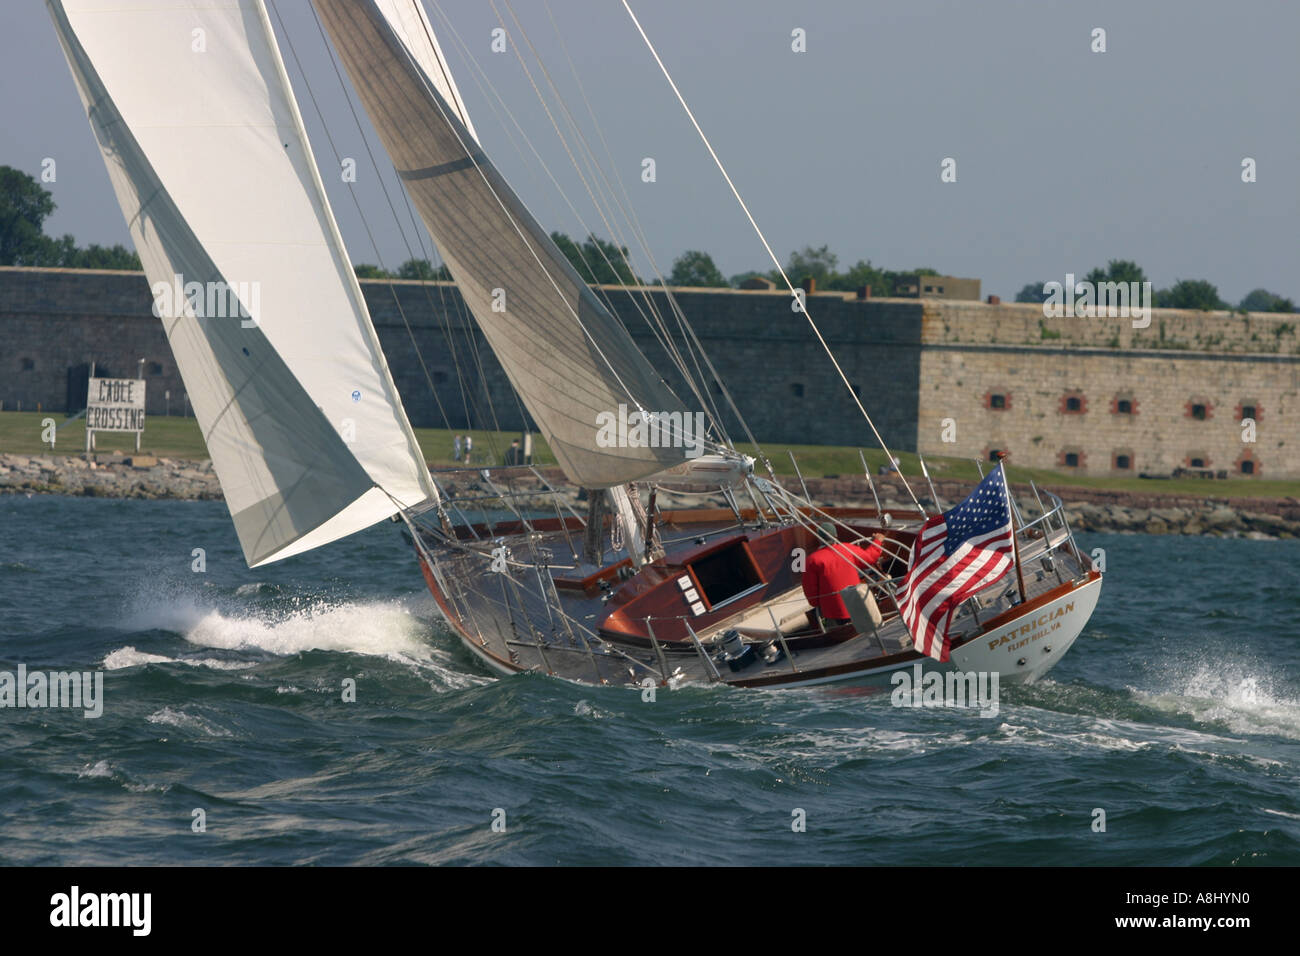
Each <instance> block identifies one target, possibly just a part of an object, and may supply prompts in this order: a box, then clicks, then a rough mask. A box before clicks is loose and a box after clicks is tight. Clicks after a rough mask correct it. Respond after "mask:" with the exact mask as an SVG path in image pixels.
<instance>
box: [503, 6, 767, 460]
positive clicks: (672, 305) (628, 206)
mask: <svg viewBox="0 0 1300 956" xmlns="http://www.w3.org/2000/svg"><path fill="white" fill-rule="evenodd" d="M507 6H509V0H507ZM543 6H544V8H545V9H546V15H547V18H548V19H549V20H550V23H551V27H552V29H554V30H555V35H556V39H557V41H558V42H559V44H560V50H561V52H563V54H564V58H565V61H566V62H567V63H568V65H569V73H570V74H571V75H572V77H573V81H574V84H575V85H576V86H577V88H578V93H579V95H581V97H582V101H583V103H584V105H585V106H586V107H587V115H588V116H590V117H591V121H592V125H593V126H594V127H595V129H596V134H597V136H599V137H600V142H601V145H602V147H603V148H604V151H605V158H606V159H607V160H608V161H609V166H610V170H611V171H612V173H613V179H614V181H615V182H617V183H618V190H617V191H616V190H615V189H614V186H613V184H612V183H611V182H610V176H609V175H606V172H605V170H604V168H602V166H601V164H600V161H599V160H598V159H597V158H596V153H595V150H593V149H592V148H591V144H590V143H589V142H588V140H587V137H586V136H585V135H584V134H583V132H582V127H581V124H579V123H578V121H577V119H576V117H574V115H573V113H572V112H571V111H570V110H569V108H568V105H567V103H566V102H565V100H564V97H563V96H562V95H561V94H560V92H559V89H558V87H557V85H556V83H555V81H554V79H553V78H552V77H551V74H550V71H549V70H547V69H546V64H545V63H544V62H543V61H542V59H541V57H540V56H537V60H538V64H539V66H541V69H542V72H543V74H544V75H545V76H546V80H547V83H548V84H550V87H551V89H552V90H553V91H554V93H555V96H556V99H557V101H558V102H559V104H560V107H561V108H562V109H563V110H564V113H565V115H566V117H567V118H568V120H569V124H570V125H571V126H572V128H573V131H574V133H575V135H576V136H577V139H578V142H579V143H580V144H581V145H582V148H583V150H584V151H585V157H586V159H587V162H588V165H589V167H590V168H591V169H592V170H593V171H594V173H595V175H596V176H597V177H599V181H600V182H601V183H603V185H604V192H605V193H606V194H607V195H608V197H609V198H608V199H607V200H605V202H606V203H607V204H608V206H609V208H610V214H611V216H613V215H614V213H615V212H617V213H619V214H621V215H622V218H623V219H624V220H625V221H626V222H627V224H628V228H629V229H630V230H631V232H632V235H633V236H634V238H635V239H636V242H637V243H638V244H639V246H640V248H641V251H642V252H643V253H644V254H645V256H646V259H647V260H648V261H649V263H650V268H651V269H652V270H653V271H654V273H655V275H656V276H657V277H658V279H659V285H660V288H661V290H662V291H663V293H664V297H665V298H666V300H667V302H668V307H669V311H671V312H672V313H673V317H674V318H675V319H676V321H677V325H678V329H679V330H680V331H681V332H682V338H683V340H684V343H685V347H686V351H687V353H688V354H689V355H690V359H691V364H692V365H693V366H694V367H695V375H696V379H695V380H694V381H692V379H691V376H690V374H689V373H687V372H686V371H684V370H683V372H682V375H683V378H684V379H686V381H687V382H688V384H689V385H690V386H691V388H692V390H694V391H695V392H696V396H697V397H698V398H699V399H700V401H701V404H703V405H705V406H706V407H707V408H708V410H709V413H710V416H711V417H712V418H713V419H714V421H715V422H718V423H719V427H718V431H719V434H720V435H721V437H722V439H723V440H724V441H725V442H726V443H727V445H728V447H730V448H731V450H732V451H733V452H734V451H735V444H734V443H733V442H732V441H731V438H730V436H729V435H728V434H727V432H726V429H725V427H723V426H722V425H721V424H720V423H721V422H722V421H723V418H722V414H721V412H720V411H719V409H718V406H717V403H716V402H715V401H714V399H713V395H712V393H711V391H710V389H709V387H708V385H709V378H708V376H706V375H705V374H704V370H703V369H701V368H700V361H699V355H698V354H697V351H700V352H702V347H701V346H700V345H699V342H698V340H696V343H695V344H696V350H692V348H691V340H692V338H693V337H694V330H687V329H685V328H683V324H684V323H686V317H685V314H684V313H683V312H682V310H681V307H680V306H679V305H678V304H677V300H676V298H675V297H674V296H673V294H672V291H671V289H670V288H669V286H668V282H667V280H666V279H665V277H664V273H663V270H662V269H660V267H659V264H658V262H656V261H655V257H654V253H653V252H652V251H651V249H650V244H649V242H648V241H647V239H646V236H645V232H644V230H642V228H641V225H640V222H639V220H638V218H637V215H636V211H635V207H634V205H633V203H632V200H631V197H630V196H628V194H627V189H626V187H625V186H624V185H623V181H622V179H620V178H619V176H618V174H617V171H616V170H617V164H616V163H615V162H614V157H613V153H612V151H611V150H610V148H609V141H608V140H607V139H606V138H605V132H604V130H603V129H602V127H601V124H600V121H599V120H598V119H597V118H596V111H595V109H594V108H593V107H592V105H591V100H590V99H589V98H588V96H587V91H586V88H585V87H584V86H583V83H582V78H581V77H580V76H579V74H578V70H577V67H576V66H575V65H574V63H573V57H572V56H570V55H569V48H568V45H567V44H566V43H565V42H564V34H563V32H562V31H561V30H560V28H559V25H558V24H557V23H556V22H555V16H554V14H553V13H552V11H551V7H550V4H549V3H546V2H544V3H543ZM511 16H512V17H514V16H515V14H514V10H513V8H512V9H511ZM515 19H516V22H518V18H517V17H515ZM520 31H521V32H522V33H523V34H524V39H525V40H527V41H528V45H529V47H530V48H532V46H533V44H532V40H531V39H530V38H529V37H528V34H527V32H526V31H524V30H523V27H522V25H521V26H520ZM534 54H535V55H536V50H534ZM619 193H621V194H622V196H623V202H621V203H620V202H619V199H618V196H619ZM593 201H594V200H593ZM615 218H616V217H615ZM612 231H614V232H615V233H616V234H618V235H619V239H620V241H621V242H622V243H623V245H631V244H630V243H628V242H627V241H626V240H625V239H623V238H622V234H621V232H620V231H619V230H617V229H614V230H612ZM625 259H626V257H625ZM641 294H642V297H643V298H644V299H645V301H646V304H647V305H648V306H649V307H650V309H651V311H653V312H654V314H655V317H656V319H657V320H658V321H659V323H660V325H661V327H662V328H663V332H662V334H663V336H664V337H665V338H667V339H668V341H669V342H670V343H671V344H672V347H671V351H670V354H671V355H672V356H673V358H674V361H675V362H676V363H677V365H678V367H679V368H680V367H681V366H682V365H683V364H684V359H682V358H681V357H680V352H679V350H678V349H677V345H676V341H675V340H674V339H673V337H672V335H671V333H669V332H668V329H667V325H666V323H665V322H664V320H663V318H662V316H661V315H660V314H659V309H658V307H657V306H656V305H655V304H654V298H653V296H652V295H651V294H650V290H648V289H645V288H644V287H643V288H642V290H641ZM666 351H668V349H666ZM705 359H706V364H708V363H707V356H705ZM714 377H715V378H716V375H715V376H714ZM695 381H698V383H699V389H698V390H697V389H696V388H695ZM733 411H735V414H736V417H737V419H738V420H739V421H740V423H741V426H742V427H745V422H744V420H743V416H741V415H740V414H739V410H735V409H733Z"/></svg>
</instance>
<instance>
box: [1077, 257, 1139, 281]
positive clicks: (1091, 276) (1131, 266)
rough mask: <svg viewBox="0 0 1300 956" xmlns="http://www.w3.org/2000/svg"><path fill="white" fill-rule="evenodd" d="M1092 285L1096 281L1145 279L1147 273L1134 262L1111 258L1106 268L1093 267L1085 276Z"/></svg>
mask: <svg viewBox="0 0 1300 956" xmlns="http://www.w3.org/2000/svg"><path fill="white" fill-rule="evenodd" d="M1086 278H1087V280H1088V281H1089V282H1091V283H1093V284H1094V285H1095V284H1096V283H1098V282H1137V283H1142V282H1146V281H1147V274H1146V272H1144V271H1143V270H1142V267H1141V266H1139V265H1138V264H1137V263H1136V262H1130V261H1129V260H1128V259H1111V260H1110V261H1109V262H1108V263H1106V268H1105V269H1101V268H1097V269H1093V270H1092V271H1091V272H1089V273H1088V275H1087V276H1086Z"/></svg>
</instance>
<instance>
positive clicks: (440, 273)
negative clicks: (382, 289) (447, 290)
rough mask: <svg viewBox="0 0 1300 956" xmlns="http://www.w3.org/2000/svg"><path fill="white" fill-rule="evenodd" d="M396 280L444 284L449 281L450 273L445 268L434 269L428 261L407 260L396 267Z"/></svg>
mask: <svg viewBox="0 0 1300 956" xmlns="http://www.w3.org/2000/svg"><path fill="white" fill-rule="evenodd" d="M381 278H382V277H381ZM397 278H399V279H420V280H421V281H423V282H446V281H448V280H450V279H451V272H450V271H449V270H448V269H447V267H446V266H438V267H437V268H436V269H435V268H434V266H433V263H432V262H430V261H429V260H428V259H407V260H406V261H405V262H403V263H402V264H401V265H400V266H398V267H397Z"/></svg>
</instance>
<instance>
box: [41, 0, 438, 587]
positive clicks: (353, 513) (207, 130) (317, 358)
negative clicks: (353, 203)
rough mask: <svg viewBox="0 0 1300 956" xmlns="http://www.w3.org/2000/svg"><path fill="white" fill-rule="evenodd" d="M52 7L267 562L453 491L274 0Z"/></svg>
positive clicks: (236, 501)
mask: <svg viewBox="0 0 1300 956" xmlns="http://www.w3.org/2000/svg"><path fill="white" fill-rule="evenodd" d="M47 6H48V7H49V10H50V14H51V16H52V18H53V20H54V24H55V28H56V30H57V32H58V36H59V42H60V43H61V45H62V46H63V50H64V53H65V55H66V56H67V59H68V63H69V66H70V67H71V69H72V74H73V77H74V78H75V80H76V82H77V88H78V90H79V92H80V94H81V98H82V102H83V103H84V105H85V107H86V110H87V112H88V114H89V118H90V122H91V126H92V129H93V130H94V133H95V136H96V138H97V140H98V142H99V145H100V149H101V151H102V152H103V156H104V162H105V164H106V165H107V167H108V172H109V177H110V178H111V180H112V182H113V188H114V190H115V192H116V194H117V198H118V202H119V203H120V204H121V206H122V210H123V213H124V214H125V216H126V219H127V223H128V226H129V228H130V230H131V234H132V238H133V239H134V241H135V246H136V249H137V251H138V252H139V254H140V259H141V262H142V263H143V265H144V269H145V274H146V275H147V276H148V279H149V282H150V285H151V287H153V288H154V290H155V294H156V299H155V304H156V307H157V309H156V311H158V313H159V314H160V316H161V317H162V319H163V323H164V326H165V328H166V332H167V337H168V340H169V342H170V343H171V347H172V351H173V353H174V355H175V357H176V362H177V365H178V366H179V368H180V371H181V375H182V377H183V378H184V380H185V383H186V387H187V389H188V391H189V396H190V401H191V403H192V405H193V407H194V412H195V416H196V417H197V418H198V421H199V424H200V425H201V427H202V429H203V436H204V439H205V441H206V442H207V447H208V451H209V453H210V454H211V456H212V461H213V466H214V468H215V470H216V472H217V476H218V478H219V479H220V480H221V486H222V489H223V491H224V493H225V497H226V503H227V505H228V507H229V508H230V512H231V516H232V517H233V519H234V524H235V529H236V532H237V533H238V536H239V541H240V545H241V546H242V548H243V551H244V556H245V558H246V559H247V561H248V563H249V565H250V566H257V565H259V564H264V563H267V562H269V561H276V560H279V559H281V558H285V557H288V556H290V555H293V554H297V553H300V552H302V551H306V550H309V549H311V548H315V547H319V546H320V545H323V544H326V543H328V542H330V541H333V540H336V539H338V538H341V537H343V536H345V535H348V534H352V533H354V532H356V531H359V530H361V529H362V528H365V527H368V526H369V525H371V524H374V523H375V522H377V521H380V520H383V519H384V518H387V517H390V516H392V515H393V514H395V513H397V511H398V510H399V508H400V507H401V506H407V507H409V506H413V505H416V504H419V503H421V502H423V501H427V500H430V499H433V498H436V491H435V489H434V487H433V484H432V482H431V480H430V478H429V473H428V470H427V468H426V466H425V464H424V461H423V456H422V455H421V454H420V450H419V446H418V445H417V443H416V440H415V436H414V433H413V432H412V431H411V426H410V423H409V421H408V420H407V417H406V413H405V411H404V410H403V408H402V404H401V400H400V398H399V397H398V395H397V391H396V388H395V387H394V384H393V380H392V377H391V375H390V374H389V371H388V367H387V364H386V361H385V359H384V355H383V352H382V350H381V349H380V345H379V340H378V337H377V335H376V333H375V330H374V326H373V325H372V324H371V321H370V315H369V312H368V310H367V308H366V305H365V300H364V299H363V297H362V294H361V289H360V286H359V285H358V284H357V281H356V277H355V275H354V273H353V271H352V266H351V264H350V261H349V259H348V256H347V253H346V250H345V249H344V247H343V242H342V239H341V237H340V236H339V233H338V228H337V225H336V224H335V222H334V218H333V214H332V212H331V211H330V208H329V204H328V202H327V200H326V198H325V192H324V188H323V186H322V184H321V181H320V178H319V174H318V172H317V170H316V165H315V162H314V160H313V158H312V155H311V149H310V146H309V144H308V142H307V136H306V132H305V130H304V129H303V124H302V118H301V116H300V115H299V114H298V110H297V105H296V102H295V100H294V98H293V93H292V91H291V90H290V88H289V81H288V76H287V74H286V73H285V69H284V64H283V61H282V60H281V58H280V53H279V49H278V47H277V46H276V43H275V38H274V34H273V32H272V30H271V25H270V21H269V19H268V17H267V13H266V9H265V7H264V5H263V3H262V2H261V0H202V2H198V0H152V2H151V0H133V2H131V3H129V4H123V3H121V2H105V0H47ZM177 277H179V279H178V278H177ZM190 283H198V285H197V286H189V285H188V284H190ZM182 284H183V285H182ZM177 285H182V287H183V288H194V289H197V290H201V291H200V294H199V296H198V297H196V298H195V299H187V298H186V296H185V295H181V296H176V295H172V294H164V295H161V296H159V295H157V293H159V292H161V291H163V290H170V289H172V288H173V287H174V286H177ZM214 288H215V289H216V290H217V291H218V294H217V296H215V300H216V301H217V302H218V303H220V302H222V301H226V302H228V301H229V298H228V297H227V296H225V295H224V291H225V290H232V289H233V290H238V292H239V303H238V304H239V306H240V307H242V309H243V310H244V312H245V313H246V314H247V316H248V318H244V317H241V316H240V315H239V314H237V313H236V314H234V315H230V314H229V313H230V312H231V311H232V310H231V309H229V308H226V309H218V310H217V314H213V310H212V307H211V303H212V302H213V301H214V298H208V297H207V294H210V293H211V291H212V290H213V289H214ZM205 293H206V294H205ZM186 294H188V292H187V293H186Z"/></svg>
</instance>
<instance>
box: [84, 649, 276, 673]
mask: <svg viewBox="0 0 1300 956" xmlns="http://www.w3.org/2000/svg"><path fill="white" fill-rule="evenodd" d="M143 664H185V665H187V666H189V667H210V668H212V669H213V670H219V671H239V670H244V669H246V668H249V667H256V666H257V664H256V663H254V662H252V661H222V660H218V659H217V658H215V657H168V656H167V655H166V654H150V653H148V652H147V651H138V650H136V649H135V648H134V647H132V646H130V645H129V644H128V645H127V646H126V647H120V648H118V649H117V650H115V651H112V652H110V653H109V654H107V655H106V656H105V657H104V670H108V671H115V670H122V669H123V668H126V667H139V666H141V665H143Z"/></svg>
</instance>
